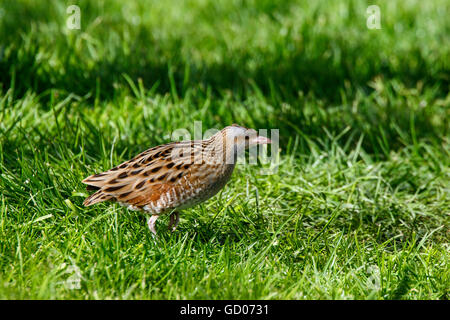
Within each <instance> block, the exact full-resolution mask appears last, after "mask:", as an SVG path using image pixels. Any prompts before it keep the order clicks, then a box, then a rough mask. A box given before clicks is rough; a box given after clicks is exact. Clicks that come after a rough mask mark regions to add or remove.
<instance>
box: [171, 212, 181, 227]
mask: <svg viewBox="0 0 450 320" xmlns="http://www.w3.org/2000/svg"><path fill="white" fill-rule="evenodd" d="M178 222H180V213H179V212H178V211H175V212H173V213H172V214H171V215H170V222H169V230H172V232H174V231H175V229H176V228H177V226H178Z"/></svg>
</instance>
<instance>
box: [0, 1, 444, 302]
mask: <svg viewBox="0 0 450 320" xmlns="http://www.w3.org/2000/svg"><path fill="white" fill-rule="evenodd" d="M71 4H77V5H78V6H79V7H80V9H81V10H80V13H81V20H80V22H81V25H80V29H69V28H67V24H66V21H67V19H69V18H70V16H71V14H70V13H67V12H66V9H67V7H68V6H69V5H71ZM373 4H376V5H379V8H380V17H381V20H380V23H381V29H369V28H368V27H367V24H366V21H367V19H368V14H367V12H366V10H367V7H368V6H369V5H373ZM449 13H450V3H449V2H448V1H446V0H433V1H420V0H408V1H400V0H398V1H375V3H373V2H366V1H356V0H354V1H352V0H345V1H268V0H258V1H257V0H253V1H242V0H233V1H230V0H215V1H206V0H190V1H176V0H171V1H119V0H114V1H70V2H66V1H56V0H54V1H32V0H28V1H25V0H3V1H1V2H0V298H1V299H448V298H449V288H450V279H449V275H450V268H449V238H450V231H449V223H450V195H449V193H450V169H449V168H450V160H449V159H450V131H449V129H450V128H449V127H450V125H449V123H450V121H449V118H450V108H449V106H450V94H449V88H450V20H449V19H448V17H449ZM195 121H201V123H202V127H203V129H204V130H206V129H209V128H217V129H221V128H223V127H225V126H226V125H230V124H232V123H238V124H241V125H243V126H246V127H251V128H255V129H269V130H270V129H279V135H280V137H279V144H280V150H279V153H278V154H277V155H276V156H277V159H278V160H279V163H278V169H277V170H276V171H274V172H273V174H263V172H262V171H261V167H264V164H261V163H260V164H259V165H243V164H242V165H239V166H238V167H237V168H236V170H235V172H234V174H233V177H232V180H231V181H230V182H229V184H228V185H227V186H226V187H225V188H224V189H223V190H222V191H221V192H220V193H219V194H218V195H217V196H215V197H214V198H212V199H210V200H208V201H207V202H205V203H203V204H201V205H199V206H197V207H194V208H191V209H187V210H185V211H183V214H182V216H181V222H180V225H179V227H178V229H177V230H176V232H174V233H173V234H172V233H170V232H169V231H167V224H168V222H169V219H168V217H162V218H161V219H159V220H158V224H157V229H158V233H159V235H158V238H156V239H155V238H153V237H152V235H151V233H150V231H149V230H148V228H147V225H146V217H145V216H144V215H143V214H141V213H139V212H133V211H128V210H127V209H126V208H124V207H121V206H119V205H117V204H112V203H101V204H99V205H95V206H92V207H88V208H85V207H83V205H82V203H83V200H84V199H85V198H86V197H87V196H88V195H89V192H88V191H86V188H85V185H84V184H82V183H81V180H82V179H83V178H85V177H87V176H88V175H90V174H93V173H98V172H101V171H104V170H107V169H110V168H111V167H113V166H115V165H117V164H119V163H121V162H122V161H125V160H128V159H130V158H132V157H133V156H135V155H136V154H138V153H139V152H141V151H143V150H145V149H147V148H149V147H152V146H156V145H159V144H162V143H166V142H169V141H171V133H172V132H173V131H174V130H176V129H179V128H186V129H188V130H189V131H191V132H192V130H193V128H194V122H195ZM264 172H265V171H264Z"/></svg>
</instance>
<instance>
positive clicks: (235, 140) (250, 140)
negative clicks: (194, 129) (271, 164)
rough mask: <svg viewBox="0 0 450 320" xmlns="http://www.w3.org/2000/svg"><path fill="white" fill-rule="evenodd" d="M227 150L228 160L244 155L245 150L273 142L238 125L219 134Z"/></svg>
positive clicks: (233, 125)
mask: <svg viewBox="0 0 450 320" xmlns="http://www.w3.org/2000/svg"><path fill="white" fill-rule="evenodd" d="M217 135H218V137H220V139H219V140H222V141H221V142H220V143H221V144H222V143H223V146H225V148H226V154H227V158H229V157H230V156H232V157H233V158H235V157H236V156H238V155H240V154H241V153H243V151H244V150H246V149H248V148H250V147H252V146H256V145H259V144H269V143H271V142H272V141H271V140H270V139H269V138H266V137H263V136H259V135H258V133H257V131H256V130H254V129H247V128H245V127H242V126H240V125H237V124H232V125H231V126H228V127H225V128H224V129H222V130H221V131H220V133H218V134H217Z"/></svg>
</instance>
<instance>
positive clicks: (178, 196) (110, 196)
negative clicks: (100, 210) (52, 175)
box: [82, 124, 271, 236]
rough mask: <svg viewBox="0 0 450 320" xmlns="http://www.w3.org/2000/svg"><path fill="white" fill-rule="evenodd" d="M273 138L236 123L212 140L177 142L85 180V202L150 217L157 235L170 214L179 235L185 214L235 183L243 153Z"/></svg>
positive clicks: (170, 224)
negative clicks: (109, 203)
mask: <svg viewBox="0 0 450 320" xmlns="http://www.w3.org/2000/svg"><path fill="white" fill-rule="evenodd" d="M270 143H271V140H270V139H269V138H267V137H264V136H259V135H258V134H257V131H256V130H254V129H248V128H245V127H243V126H240V125H238V124H232V125H230V126H227V127H225V128H223V129H222V130H220V131H218V132H217V133H215V134H214V135H212V136H211V137H210V138H208V139H204V140H191V141H177V142H170V143H167V144H164V145H159V146H156V147H152V148H150V149H147V150H146V151H144V152H141V153H140V154H138V155H137V156H135V157H134V158H132V159H131V160H128V161H125V162H123V163H121V164H119V165H117V166H115V167H114V168H112V169H109V170H107V171H105V172H101V173H97V174H94V175H91V176H89V177H87V178H85V179H84V180H83V181H82V182H83V183H85V184H86V185H87V187H86V188H87V190H94V191H95V192H94V193H93V194H91V195H90V196H89V197H88V198H86V199H85V201H84V203H83V204H84V206H91V205H94V204H97V203H100V202H103V201H112V202H118V203H119V204H121V205H123V206H126V207H127V208H128V209H130V210H137V211H143V212H144V213H146V214H148V215H149V219H148V221H147V225H148V228H149V229H150V231H151V232H152V234H153V235H155V236H156V234H157V232H156V220H157V219H158V218H159V217H160V216H161V215H164V214H170V221H169V225H168V228H169V230H171V231H172V232H174V231H175V230H176V228H177V226H178V223H179V221H180V211H181V210H183V209H187V208H190V207H193V206H195V205H197V204H199V203H201V202H203V201H206V200H207V199H209V198H211V197H213V196H214V195H215V194H217V193H218V192H219V191H220V190H221V189H222V188H223V187H224V186H225V185H226V183H227V182H228V181H229V180H230V178H231V175H232V173H233V170H234V168H235V165H236V160H237V157H238V156H239V155H241V154H242V153H244V152H245V150H246V149H248V148H250V147H252V146H256V145H259V144H270Z"/></svg>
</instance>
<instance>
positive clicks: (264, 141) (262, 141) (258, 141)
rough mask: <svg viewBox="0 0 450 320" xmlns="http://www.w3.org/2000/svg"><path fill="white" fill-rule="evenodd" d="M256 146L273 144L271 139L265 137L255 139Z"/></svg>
mask: <svg viewBox="0 0 450 320" xmlns="http://www.w3.org/2000/svg"><path fill="white" fill-rule="evenodd" d="M253 143H254V144H270V143H272V140H270V139H269V138H266V137H263V136H257V137H256V138H254V139H253Z"/></svg>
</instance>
